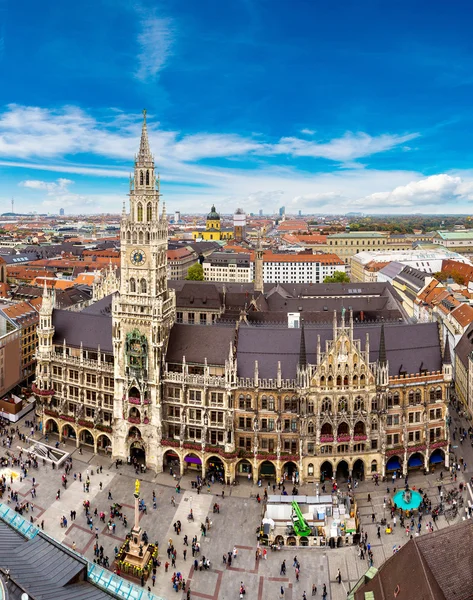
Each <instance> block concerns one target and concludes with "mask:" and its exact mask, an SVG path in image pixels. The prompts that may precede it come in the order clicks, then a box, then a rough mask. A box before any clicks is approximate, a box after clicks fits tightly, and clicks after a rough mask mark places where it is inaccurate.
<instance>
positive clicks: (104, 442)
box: [97, 433, 112, 454]
mask: <svg viewBox="0 0 473 600" xmlns="http://www.w3.org/2000/svg"><path fill="white" fill-rule="evenodd" d="M97 450H98V451H99V452H105V453H109V454H111V453H112V440H111V439H110V438H109V436H108V435H107V434H106V433H101V434H100V435H99V436H98V437H97Z"/></svg>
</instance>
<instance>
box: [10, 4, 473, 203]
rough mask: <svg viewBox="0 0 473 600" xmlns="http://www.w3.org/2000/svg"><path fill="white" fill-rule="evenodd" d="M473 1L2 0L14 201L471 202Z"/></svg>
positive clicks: (11, 190) (11, 179) (472, 172)
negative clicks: (145, 150)
mask: <svg viewBox="0 0 473 600" xmlns="http://www.w3.org/2000/svg"><path fill="white" fill-rule="evenodd" d="M472 17H473V5H472V4H471V2H469V1H466V0H465V1H463V0H457V1H456V2H454V3H446V2H440V1H439V0H430V1H423V0H422V1H420V0H419V1H415V0H411V1H410V2H404V1H403V0H401V1H397V2H395V3H394V2H391V3H386V2H379V0H376V1H371V0H361V1H359V0H358V1H355V0H353V1H348V0H340V1H339V2H326V1H324V2H322V1H319V0H291V2H289V1H288V0H284V1H283V0H232V2H222V1H221V0H200V1H199V2H195V0H168V1H161V0H154V1H152V2H151V1H149V2H148V1H146V0H141V1H137V2H128V1H125V0H94V1H92V0H82V1H81V2H76V3H69V2H58V1H56V2H50V3H38V2H33V1H32V0H24V1H23V2H13V0H0V211H1V212H3V211H6V210H9V208H10V199H11V197H12V196H14V198H15V207H16V209H17V210H18V211H20V210H22V211H31V210H37V211H41V212H43V211H46V212H47V211H49V212H56V211H57V210H58V209H59V208H60V207H64V208H65V209H66V213H68V214H73V213H83V212H91V213H92V212H105V211H109V212H118V211H119V210H120V208H121V204H122V199H123V196H124V194H126V192H127V189H128V174H129V172H130V171H131V170H132V167H133V155H134V153H135V151H136V150H137V147H138V142H139V132H140V125H141V109H142V108H144V107H146V108H147V110H148V117H149V119H148V123H149V129H150V141H151V146H152V149H153V151H154V153H155V158H156V164H157V168H158V170H159V171H160V173H161V181H162V191H163V193H164V198H165V200H166V202H167V208H168V211H172V210H175V209H180V210H181V211H183V212H193V213H197V212H205V211H207V210H208V208H209V207H210V205H211V204H212V203H213V202H215V204H216V206H217V208H218V209H219V210H220V211H221V212H223V213H225V212H226V213H229V212H231V211H233V210H234V209H235V208H237V207H239V206H241V207H243V208H244V209H245V210H247V211H255V212H256V211H258V210H259V209H260V208H262V209H264V210H265V212H272V211H273V210H275V209H277V208H278V207H279V206H281V205H282V204H284V205H285V206H286V210H287V211H288V212H297V211H298V210H299V209H301V210H302V211H303V212H304V213H344V212H348V211H362V212H372V213H376V212H377V213H386V212H390V213H415V212H423V213H454V212H457V213H469V212H471V208H472V204H471V202H472V200H473V144H472V143H471V139H472V133H473V131H472V130H473V118H472V117H473V107H472V100H471V99H472V98H473V37H472V36H471V20H472Z"/></svg>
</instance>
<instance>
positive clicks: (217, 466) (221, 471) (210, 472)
mask: <svg viewBox="0 0 473 600" xmlns="http://www.w3.org/2000/svg"><path fill="white" fill-rule="evenodd" d="M205 474H206V476H207V477H210V478H212V477H213V478H214V480H215V481H221V482H223V483H225V465H224V464H223V460H222V459H221V458H219V457H218V456H210V457H209V458H208V459H207V461H206V469H205Z"/></svg>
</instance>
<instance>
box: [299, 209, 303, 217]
mask: <svg viewBox="0 0 473 600" xmlns="http://www.w3.org/2000/svg"><path fill="white" fill-rule="evenodd" d="M299 216H300V217H302V211H301V210H300V209H299Z"/></svg>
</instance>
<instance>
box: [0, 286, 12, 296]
mask: <svg viewBox="0 0 473 600" xmlns="http://www.w3.org/2000/svg"><path fill="white" fill-rule="evenodd" d="M9 291H10V286H9V285H8V283H0V298H7V297H8V292H9Z"/></svg>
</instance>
